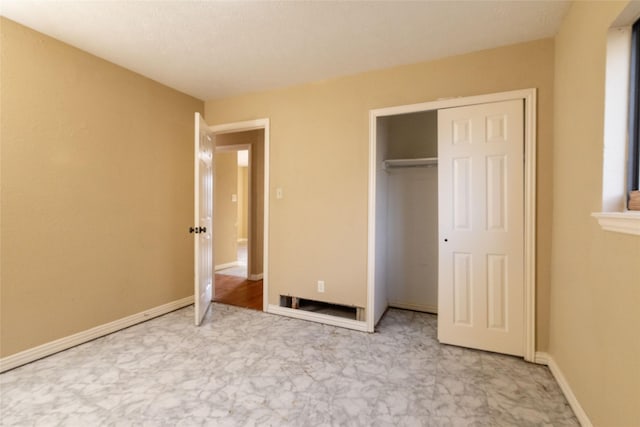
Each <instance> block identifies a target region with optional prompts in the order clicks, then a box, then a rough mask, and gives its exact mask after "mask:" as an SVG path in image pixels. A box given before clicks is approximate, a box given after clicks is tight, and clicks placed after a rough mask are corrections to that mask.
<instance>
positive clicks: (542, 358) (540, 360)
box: [534, 351, 551, 366]
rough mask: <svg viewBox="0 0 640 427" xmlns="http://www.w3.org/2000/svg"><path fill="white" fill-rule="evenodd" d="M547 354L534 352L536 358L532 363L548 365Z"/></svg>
mask: <svg viewBox="0 0 640 427" xmlns="http://www.w3.org/2000/svg"><path fill="white" fill-rule="evenodd" d="M550 357H551V356H549V353H545V352H544V351H536V357H535V360H534V363H537V364H538V365H545V366H546V365H548V364H549V358H550Z"/></svg>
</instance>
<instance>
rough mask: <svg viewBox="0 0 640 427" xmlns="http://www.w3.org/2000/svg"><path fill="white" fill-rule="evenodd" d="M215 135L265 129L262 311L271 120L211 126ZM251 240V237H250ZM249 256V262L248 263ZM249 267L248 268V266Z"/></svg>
mask: <svg viewBox="0 0 640 427" xmlns="http://www.w3.org/2000/svg"><path fill="white" fill-rule="evenodd" d="M209 129H211V131H212V132H213V133H214V135H221V134H225V133H235V132H245V131H250V130H258V129H264V200H263V204H264V209H263V210H264V215H263V219H262V220H263V236H262V237H263V242H262V243H263V248H262V311H264V312H266V311H267V308H268V306H269V304H268V303H269V200H270V197H269V176H270V173H269V119H256V120H247V121H244V122H234V123H224V124H220V125H210V126H209ZM249 238H251V236H250V237H249ZM248 256H249V255H247V261H248ZM247 267H248V266H247Z"/></svg>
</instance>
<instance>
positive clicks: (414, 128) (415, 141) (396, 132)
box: [378, 110, 438, 159]
mask: <svg viewBox="0 0 640 427" xmlns="http://www.w3.org/2000/svg"><path fill="white" fill-rule="evenodd" d="M378 120H380V121H384V122H387V126H386V128H387V132H388V134H387V138H388V143H387V152H386V153H385V154H386V155H385V158H387V159H411V158H416V157H437V156H438V112H437V111H436V110H434V111H424V112H420V113H411V114H400V115H395V116H387V117H381V118H379V119H378Z"/></svg>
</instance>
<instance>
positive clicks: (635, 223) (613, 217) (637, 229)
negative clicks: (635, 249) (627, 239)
mask: <svg viewBox="0 0 640 427" xmlns="http://www.w3.org/2000/svg"><path fill="white" fill-rule="evenodd" d="M591 216H593V217H595V218H597V219H598V223H599V224H600V226H601V227H602V229H603V230H606V231H614V232H616V233H625V234H635V235H638V236H640V211H638V212H636V211H625V212H595V213H592V214H591Z"/></svg>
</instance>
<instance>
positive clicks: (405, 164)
mask: <svg viewBox="0 0 640 427" xmlns="http://www.w3.org/2000/svg"><path fill="white" fill-rule="evenodd" d="M382 164H383V166H384V168H385V169H395V168H419V167H434V166H438V158H437V157H423V158H418V159H388V160H384V161H383V162H382Z"/></svg>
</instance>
